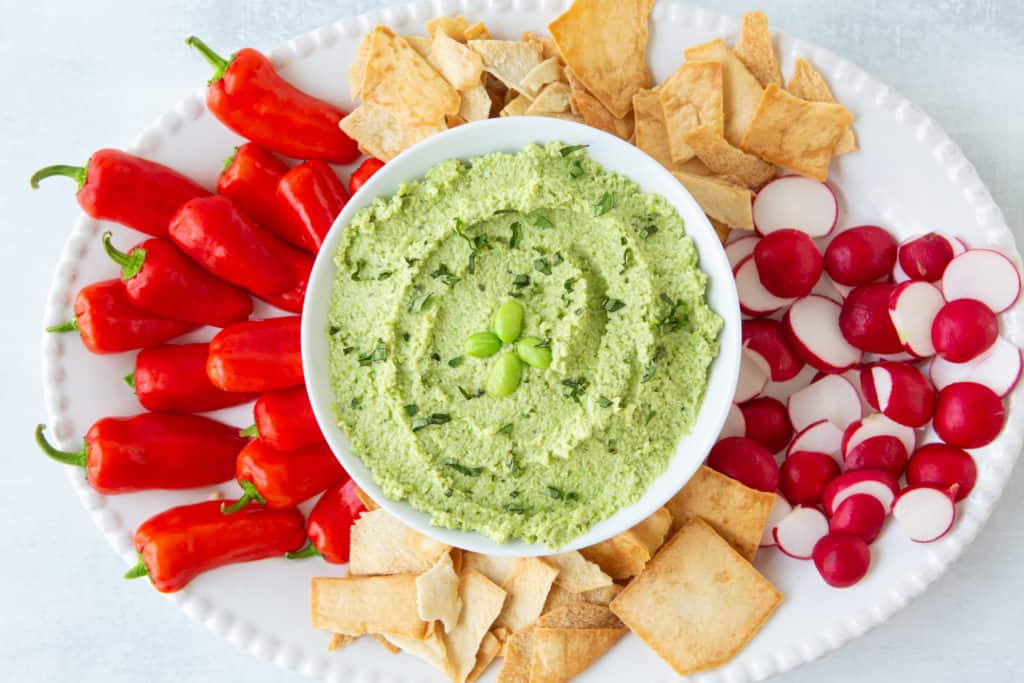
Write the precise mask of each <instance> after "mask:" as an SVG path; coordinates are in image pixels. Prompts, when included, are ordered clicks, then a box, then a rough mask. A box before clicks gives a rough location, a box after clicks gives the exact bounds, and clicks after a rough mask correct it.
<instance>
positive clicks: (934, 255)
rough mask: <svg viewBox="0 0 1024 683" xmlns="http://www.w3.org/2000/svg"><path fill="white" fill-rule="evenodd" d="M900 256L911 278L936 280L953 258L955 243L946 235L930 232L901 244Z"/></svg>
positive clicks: (927, 280) (902, 264)
mask: <svg viewBox="0 0 1024 683" xmlns="http://www.w3.org/2000/svg"><path fill="white" fill-rule="evenodd" d="M898 258H899V262H900V268H902V269H903V272H904V273H906V274H907V276H908V277H909V278H910V279H911V280H923V281H925V282H935V281H937V280H939V279H940V278H941V277H942V274H943V273H944V272H945V270H946V266H948V265H949V262H950V261H952V260H953V245H952V244H951V243H950V241H949V240H948V239H947V238H946V237H945V236H943V235H940V234H938V233H936V232H930V233H928V234H927V235H921V236H920V237H915V238H913V239H911V240H908V241H906V242H904V243H903V244H901V245H900V247H899V255H898Z"/></svg>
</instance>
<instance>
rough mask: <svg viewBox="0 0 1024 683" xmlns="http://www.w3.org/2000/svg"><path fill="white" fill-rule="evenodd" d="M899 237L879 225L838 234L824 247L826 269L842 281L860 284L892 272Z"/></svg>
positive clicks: (829, 274) (835, 280)
mask: <svg viewBox="0 0 1024 683" xmlns="http://www.w3.org/2000/svg"><path fill="white" fill-rule="evenodd" d="M896 247H897V245H896V239H895V238H894V237H893V236H892V235H890V234H889V233H888V232H887V231H886V230H885V229H884V228H880V227H878V226H877V225H861V226H858V227H856V228H850V229H849V230H844V231H843V232H841V233H839V234H838V235H836V236H835V238H834V239H833V240H832V241H831V242H830V243H829V245H828V248H826V249H825V259H824V266H825V272H827V273H828V276H829V277H830V278H832V280H833V281H834V282H836V283H838V284H841V285H847V286H854V287H856V286H860V285H866V284H869V283H871V282H875V281H876V280H881V279H883V278H886V277H888V276H889V273H890V272H891V271H892V267H893V265H894V264H895V263H896Z"/></svg>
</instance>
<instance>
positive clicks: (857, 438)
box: [843, 413, 917, 457]
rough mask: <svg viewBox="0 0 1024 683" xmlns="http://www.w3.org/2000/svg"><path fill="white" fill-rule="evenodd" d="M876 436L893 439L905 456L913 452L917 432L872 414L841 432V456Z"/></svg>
mask: <svg viewBox="0 0 1024 683" xmlns="http://www.w3.org/2000/svg"><path fill="white" fill-rule="evenodd" d="M878 436H891V437H893V438H895V439H896V440H897V441H899V442H900V444H901V445H902V446H903V450H904V451H906V454H907V456H909V455H910V454H911V453H913V452H914V446H915V445H916V444H917V432H915V431H914V430H913V429H911V428H910V427H907V426H906V425H901V424H899V423H898V422H894V421H892V420H890V419H889V418H888V417H886V416H885V415H882V414H881V413H874V414H872V415H868V416H867V417H865V418H864V419H862V420H860V421H859V422H855V423H853V424H851V425H850V426H849V427H847V429H846V431H845V432H843V456H844V457H846V456H847V454H848V453H850V451H852V450H853V449H854V448H856V447H857V446H859V445H860V444H862V443H864V442H865V441H867V440H868V439H873V438H875V437H878Z"/></svg>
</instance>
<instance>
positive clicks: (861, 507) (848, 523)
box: [828, 493, 886, 545]
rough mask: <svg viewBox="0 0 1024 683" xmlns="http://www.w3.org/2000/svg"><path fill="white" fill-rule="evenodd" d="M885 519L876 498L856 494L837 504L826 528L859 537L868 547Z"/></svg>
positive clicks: (882, 509)
mask: <svg viewBox="0 0 1024 683" xmlns="http://www.w3.org/2000/svg"><path fill="white" fill-rule="evenodd" d="M885 517H886V512H885V508H883V507H882V504H881V503H879V502H878V499H877V498H875V497H874V496H869V495H867V494H866V493H858V494H857V495H855V496H850V497H849V498H847V499H846V500H844V501H843V502H842V503H840V504H839V506H838V507H837V508H836V512H835V514H834V515H832V519H830V520H829V521H828V528H829V530H830V531H833V532H837V533H847V534H854V535H855V536H860V537H861V538H862V539H864V542H865V543H867V544H868V545H870V544H872V543H874V542H875V539H876V538H878V534H879V533H881V531H882V525H884V524H885Z"/></svg>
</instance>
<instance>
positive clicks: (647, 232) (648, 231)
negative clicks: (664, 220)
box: [640, 225, 658, 240]
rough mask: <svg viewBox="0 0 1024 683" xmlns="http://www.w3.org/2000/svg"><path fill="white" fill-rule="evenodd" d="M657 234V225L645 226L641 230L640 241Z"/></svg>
mask: <svg viewBox="0 0 1024 683" xmlns="http://www.w3.org/2000/svg"><path fill="white" fill-rule="evenodd" d="M656 232H658V226H657V225H645V226H644V227H642V228H640V239H642V240H645V239H647V238H648V237H650V236H651V235H653V234H654V233H656Z"/></svg>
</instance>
